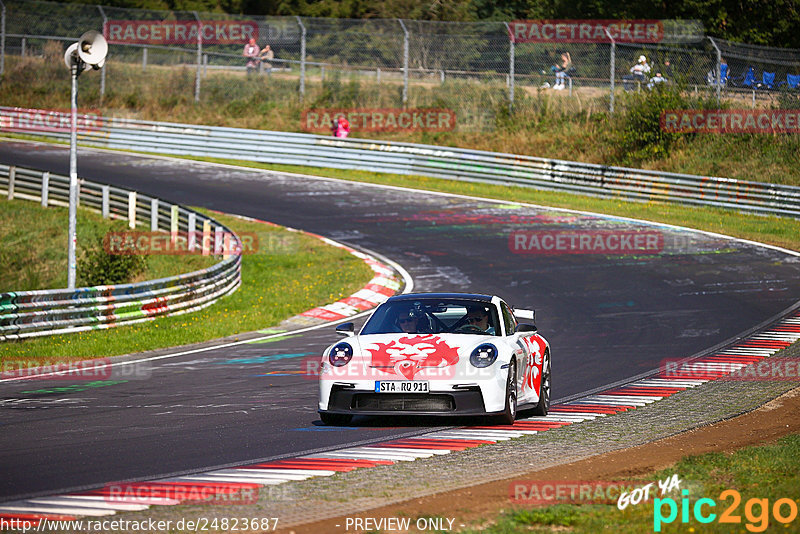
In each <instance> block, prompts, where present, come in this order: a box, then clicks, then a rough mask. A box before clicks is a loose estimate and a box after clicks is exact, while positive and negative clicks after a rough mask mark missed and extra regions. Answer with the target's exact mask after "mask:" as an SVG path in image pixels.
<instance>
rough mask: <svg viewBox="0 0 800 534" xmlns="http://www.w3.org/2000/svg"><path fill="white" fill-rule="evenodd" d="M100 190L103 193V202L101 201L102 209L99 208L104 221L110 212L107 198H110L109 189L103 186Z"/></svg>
mask: <svg viewBox="0 0 800 534" xmlns="http://www.w3.org/2000/svg"><path fill="white" fill-rule="evenodd" d="M100 190H101V191H102V192H103V201H102V208H101V209H102V213H103V218H104V219H108V216H109V212H110V210H109V197H110V196H111V195H110V188H109V186H107V185H104V186H102V187H101V188H100Z"/></svg>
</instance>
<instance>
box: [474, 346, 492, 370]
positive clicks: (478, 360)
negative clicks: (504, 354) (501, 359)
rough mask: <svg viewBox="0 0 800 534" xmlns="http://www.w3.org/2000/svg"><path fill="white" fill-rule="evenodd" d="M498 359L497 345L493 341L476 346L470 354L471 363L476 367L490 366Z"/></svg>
mask: <svg viewBox="0 0 800 534" xmlns="http://www.w3.org/2000/svg"><path fill="white" fill-rule="evenodd" d="M496 359H497V347H495V346H494V345H492V344H491V343H484V344H482V345H478V346H477V347H475V350H473V351H472V354H470V355H469V363H471V364H472V365H474V366H475V367H489V366H490V365H492V364H493V363H494V362H495V360H496Z"/></svg>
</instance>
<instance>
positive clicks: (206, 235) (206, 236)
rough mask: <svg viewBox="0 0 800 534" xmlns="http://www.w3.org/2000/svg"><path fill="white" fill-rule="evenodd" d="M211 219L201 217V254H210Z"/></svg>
mask: <svg viewBox="0 0 800 534" xmlns="http://www.w3.org/2000/svg"><path fill="white" fill-rule="evenodd" d="M210 241H211V221H209V220H208V219H203V243H202V248H203V256H208V255H209V254H211V243H210Z"/></svg>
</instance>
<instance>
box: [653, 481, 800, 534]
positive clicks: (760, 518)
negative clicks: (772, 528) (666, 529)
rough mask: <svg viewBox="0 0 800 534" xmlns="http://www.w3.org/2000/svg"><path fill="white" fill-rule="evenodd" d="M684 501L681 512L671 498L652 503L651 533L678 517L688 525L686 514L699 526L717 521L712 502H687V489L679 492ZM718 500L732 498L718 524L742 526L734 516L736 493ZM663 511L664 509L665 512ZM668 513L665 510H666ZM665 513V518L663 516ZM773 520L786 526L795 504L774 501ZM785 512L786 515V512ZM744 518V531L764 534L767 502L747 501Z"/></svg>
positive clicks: (738, 500) (726, 493)
mask: <svg viewBox="0 0 800 534" xmlns="http://www.w3.org/2000/svg"><path fill="white" fill-rule="evenodd" d="M681 493H682V495H683V498H682V499H681V503H680V510H679V506H678V503H676V502H675V499H672V498H670V497H667V498H664V499H659V498H656V499H655V500H654V501H653V530H654V531H655V532H661V526H662V524H670V523H672V522H674V521H675V520H676V519H677V518H678V512H679V511H680V514H681V523H688V522H689V513H690V512H691V513H692V515H693V516H694V519H695V520H696V521H697V522H699V523H712V522H713V521H714V520H716V519H717V514H715V513H713V512H712V511H711V510H712V509H713V508H715V507H716V506H717V503H716V502H715V501H714V499H709V498H702V499H698V500H697V501H695V503H694V506H692V505H691V504H690V503H689V497H688V496H689V490H682V491H681ZM719 499H720V501H727V500H728V499H731V500H732V502H731V504H730V505H729V506H728V507H727V508H726V509H725V511H724V512H723V513H722V514H720V516H719V520H718V522H719V523H731V524H741V523H742V518H741V516H740V515H739V514H738V513H737V509H738V508H739V505H740V504H741V502H742V496H741V495H740V494H739V492H738V491H736V490H725V491H723V492H722V493H720V494H719ZM665 508H666V510H665ZM667 510H668V511H667ZM665 511H666V515H664V514H665ZM771 511H772V517H773V518H774V519H775V521H777V522H778V523H782V524H784V525H788V524H789V523H791V522H792V521H794V520H795V519H797V503H795V502H794V501H793V500H792V499H789V498H787V497H784V498H782V499H778V500H776V501H775V502H774V503H773V504H772V510H771ZM787 512H788V513H787ZM744 516H745V518H746V519H747V521H748V523H746V524H745V528H746V529H747V530H748V531H750V532H764V531H765V530H767V528H768V527H769V518H770V507H769V499H756V498H753V499H749V500H748V501H747V502H746V503H745V505H744Z"/></svg>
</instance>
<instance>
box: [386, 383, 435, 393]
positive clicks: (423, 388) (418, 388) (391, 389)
mask: <svg viewBox="0 0 800 534" xmlns="http://www.w3.org/2000/svg"><path fill="white" fill-rule="evenodd" d="M375 393H430V389H429V387H428V381H427V380H376V381H375Z"/></svg>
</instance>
